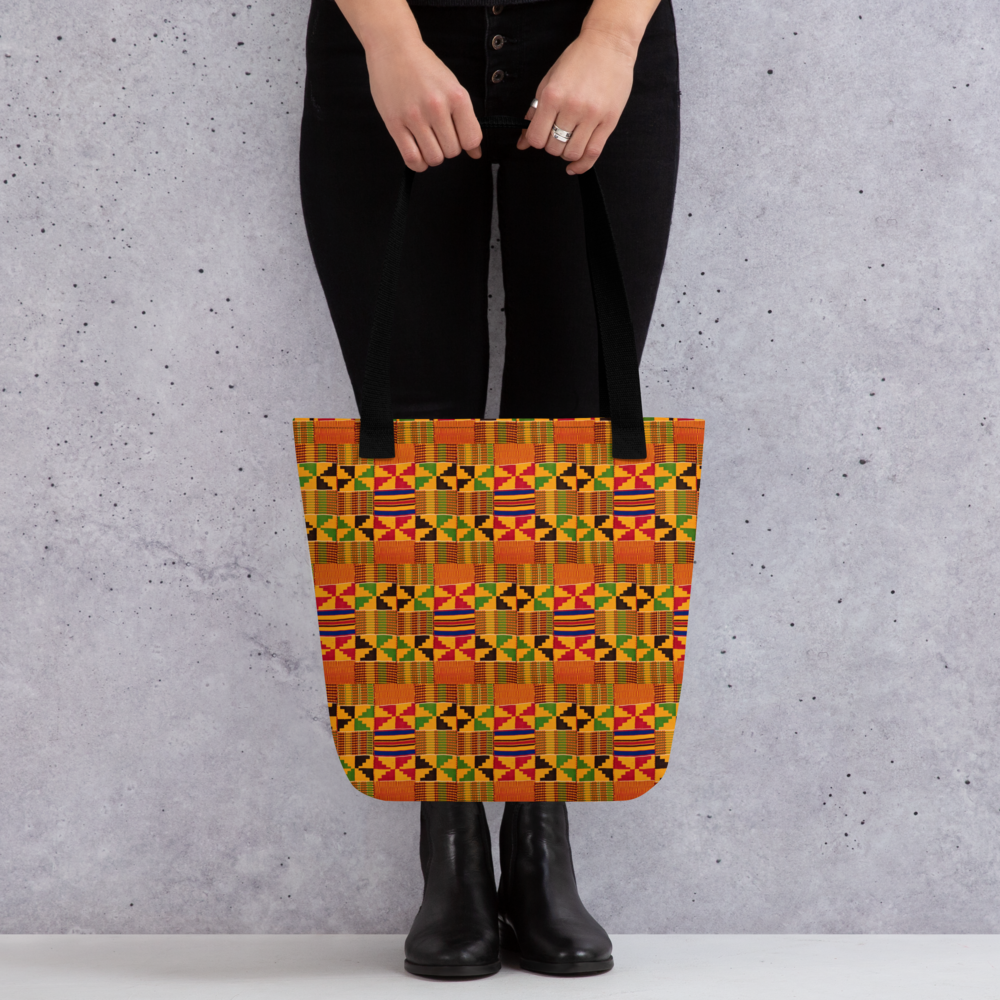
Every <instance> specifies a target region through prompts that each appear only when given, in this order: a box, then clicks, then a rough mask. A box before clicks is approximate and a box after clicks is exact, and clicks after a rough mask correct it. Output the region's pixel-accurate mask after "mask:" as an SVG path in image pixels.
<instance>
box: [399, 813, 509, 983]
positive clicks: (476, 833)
mask: <svg viewBox="0 0 1000 1000" xmlns="http://www.w3.org/2000/svg"><path fill="white" fill-rule="evenodd" d="M420 867H421V868H422V869H423V872H424V898H423V902H422V903H421V904H420V910H419V911H418V912H417V915H416V917H415V918H414V920H413V926H412V927H411V928H410V933H409V934H408V935H407V936H406V944H405V945H404V946H403V952H404V955H405V956H406V962H405V966H406V971H407V972H413V973H415V974H416V975H418V976H448V977H460V976H491V975H493V973H494V972H499V971H500V941H499V935H498V932H497V890H496V880H495V878H494V875H493V851H492V849H491V847H490V828H489V826H488V825H487V823H486V811H485V810H484V809H483V806H482V803H480V802H421V804H420Z"/></svg>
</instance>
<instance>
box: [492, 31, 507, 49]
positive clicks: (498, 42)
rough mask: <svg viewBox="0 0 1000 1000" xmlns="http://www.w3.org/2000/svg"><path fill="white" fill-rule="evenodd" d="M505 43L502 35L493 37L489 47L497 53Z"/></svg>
mask: <svg viewBox="0 0 1000 1000" xmlns="http://www.w3.org/2000/svg"><path fill="white" fill-rule="evenodd" d="M506 41H507V39H506V38H504V37H503V35H494V36H493V39H492V41H491V42H490V45H492V46H493V48H494V49H496V51H497V52H499V51H500V49H502V48H503V43H504V42H506Z"/></svg>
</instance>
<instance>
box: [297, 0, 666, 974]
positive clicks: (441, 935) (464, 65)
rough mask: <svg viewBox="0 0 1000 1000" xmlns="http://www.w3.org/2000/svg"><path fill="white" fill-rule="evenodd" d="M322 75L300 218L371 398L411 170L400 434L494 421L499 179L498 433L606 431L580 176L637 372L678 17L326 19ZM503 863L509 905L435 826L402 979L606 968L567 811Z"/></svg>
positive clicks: (526, 14) (655, 7) (557, 7)
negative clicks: (600, 228) (533, 424)
mask: <svg viewBox="0 0 1000 1000" xmlns="http://www.w3.org/2000/svg"><path fill="white" fill-rule="evenodd" d="M306 53H307V66H308V71H307V76H306V97H305V112H304V116H303V123H302V147H301V180H302V203H303V211H304V216H305V222H306V227H307V231H308V235H309V240H310V245H311V247H312V251H313V255H314V258H315V261H316V266H317V269H318V271H319V276H320V279H321V281H322V284H323V288H324V291H325V293H326V297H327V301H328V303H329V306H330V312H331V315H332V317H333V321H334V324H335V326H336V330H337V336H338V338H339V341H340V346H341V349H342V351H343V355H344V360H345V363H346V365H347V370H348V373H349V374H350V378H351V382H352V385H353V387H354V391H355V395H356V396H357V397H360V391H361V386H362V381H363V375H364V366H365V351H366V346H367V336H368V329H369V326H370V324H371V319H372V314H373V309H374V305H375V301H376V294H377V285H378V278H379V274H380V265H381V256H382V252H383V248H384V245H385V242H386V234H387V231H388V227H389V221H390V216H391V213H392V208H393V203H394V200H395V195H396V191H397V190H398V188H399V182H400V178H401V176H402V174H403V170H404V168H403V164H404V163H405V165H406V166H408V167H409V168H410V169H412V170H414V171H416V172H417V173H418V174H419V176H418V177H417V179H416V181H415V182H414V185H413V193H412V201H411V207H410V214H409V218H408V223H407V231H406V236H405V242H404V255H403V259H404V266H403V273H402V276H401V278H400V286H399V292H398V297H397V302H398V303H400V304H401V307H400V308H397V311H396V316H395V321H394V325H393V336H394V355H393V373H392V385H393V402H394V408H395V416H397V417H409V418H434V417H466V418H468V417H482V416H483V412H484V409H485V405H486V388H487V376H488V370H489V337H488V330H487V291H486V288H487V272H488V264H489V239H490V226H491V216H492V197H493V175H492V164H493V163H498V164H499V171H498V175H497V193H498V213H499V219H500V232H501V247H502V254H503V275H504V293H505V315H506V344H507V346H506V356H505V367H504V378H503V388H502V392H501V402H500V415H501V417H506V416H520V417H536V416H545V417H578V416H594V415H596V414H597V413H598V412H599V405H600V400H599V392H598V349H597V326H596V319H595V316H594V306H593V299H592V295H591V289H590V279H589V272H588V267H587V257H586V248H585V244H584V238H583V215H582V205H581V197H580V191H579V183H578V182H577V181H575V180H574V176H575V175H579V174H581V173H584V172H585V171H587V170H590V169H591V168H592V167H593V166H594V164H595V163H597V162H599V163H600V168H599V173H600V176H601V182H602V187H603V190H604V196H605V200H606V202H607V205H608V213H609V216H610V219H611V223H612V226H613V228H614V232H615V237H616V241H617V244H618V249H619V257H620V260H621V264H622V270H623V272H624V278H625V285H626V292H627V295H628V300H629V307H630V311H631V315H632V320H633V325H634V328H635V331H636V338H637V347H638V349H639V351H640V352H641V350H642V346H643V343H644V341H645V337H646V330H647V328H648V326H649V321H650V317H651V315H652V310H653V305H654V301H655V298H656V292H657V287H658V284H659V279H660V274H661V271H662V268H663V261H664V256H665V254H666V247H667V234H668V231H669V228H670V216H671V210H672V207H673V197H674V187H675V182H676V174H677V150H678V139H679V114H680V107H679V91H678V86H677V49H676V40H675V35H674V21H673V12H672V10H671V7H670V3H669V0H663V2H660V0H515V2H514V3H506V4H484V3H482V2H481V0H426V2H425V0H410V2H409V3H408V2H407V0H336V3H334V2H333V0H313V6H312V11H311V13H310V17H309V28H308V36H307V46H306ZM497 117H508V118H510V117H513V118H516V119H518V120H520V119H522V118H528V119H530V127H528V128H527V129H526V130H523V131H522V132H521V133H520V135H518V133H517V131H516V130H514V131H513V133H511V132H510V130H508V129H502V128H501V129H496V128H492V127H490V128H487V129H486V130H485V134H484V129H482V128H481V127H480V125H479V121H480V120H485V119H489V118H497ZM500 853H501V877H500V889H499V893H498V892H497V891H496V889H495V882H494V873H493V863H492V854H491V850H490V841H489V830H488V828H487V825H486V818H485V813H484V810H483V807H482V805H480V804H477V803H422V804H421V814H420V861H421V866H422V869H423V873H424V880H425V887H424V897H423V903H422V905H421V907H420V911H419V912H418V914H417V917H416V919H415V920H414V923H413V927H412V928H411V930H410V933H409V936H408V937H407V939H406V945H405V954H406V968H407V969H408V970H409V971H410V972H414V973H417V974H420V975H429V976H475V975H489V974H491V973H493V972H496V971H497V970H498V969H499V968H500V962H499V947H500V946H501V945H503V946H504V947H506V948H510V949H511V950H514V951H517V952H518V953H519V955H520V960H521V965H522V967H524V968H527V969H531V970H533V971H537V972H544V973H551V974H566V973H580V972H599V971H604V970H606V969H610V968H611V966H612V964H613V961H612V957H611V941H610V939H609V938H608V936H607V934H606V933H605V932H604V930H603V928H601V926H600V925H599V924H598V923H597V921H596V920H594V918H593V917H592V916H591V915H590V914H589V913H588V912H587V910H586V909H585V908H584V906H583V904H582V902H581V901H580V898H579V895H578V894H577V888H576V879H575V876H574V872H573V863H572V857H571V853H570V845H569V836H568V828H567V816H566V807H565V805H564V804H562V803H508V804H507V806H506V808H505V812H504V817H503V823H502V826H501V831H500Z"/></svg>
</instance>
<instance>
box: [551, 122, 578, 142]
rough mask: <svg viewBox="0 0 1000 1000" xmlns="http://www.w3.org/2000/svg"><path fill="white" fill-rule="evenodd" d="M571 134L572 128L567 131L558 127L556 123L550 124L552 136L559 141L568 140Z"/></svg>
mask: <svg viewBox="0 0 1000 1000" xmlns="http://www.w3.org/2000/svg"><path fill="white" fill-rule="evenodd" d="M572 135H573V132H572V130H570V131H569V132H567V131H566V129H564V128H560V127H559V126H558V125H553V126H552V138H553V139H556V140H558V141H559V142H569V140H570V137H571V136H572Z"/></svg>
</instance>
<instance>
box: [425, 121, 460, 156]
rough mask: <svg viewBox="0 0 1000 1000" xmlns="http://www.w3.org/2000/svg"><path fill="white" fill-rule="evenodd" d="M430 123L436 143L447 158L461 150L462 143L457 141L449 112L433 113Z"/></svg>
mask: <svg viewBox="0 0 1000 1000" xmlns="http://www.w3.org/2000/svg"><path fill="white" fill-rule="evenodd" d="M430 125H431V129H432V130H433V132H434V138H435V139H437V144H438V146H440V148H441V152H442V153H443V154H444V155H445V157H446V158H447V159H449V160H450V159H452V158H453V157H455V156H458V154H459V153H461V152H462V143H461V142H459V139H458V132H456V131H455V123H454V122H453V121H452V118H451V113H450V112H448V111H445V112H443V113H439V114H435V115H434V117H433V118H431V120H430Z"/></svg>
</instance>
